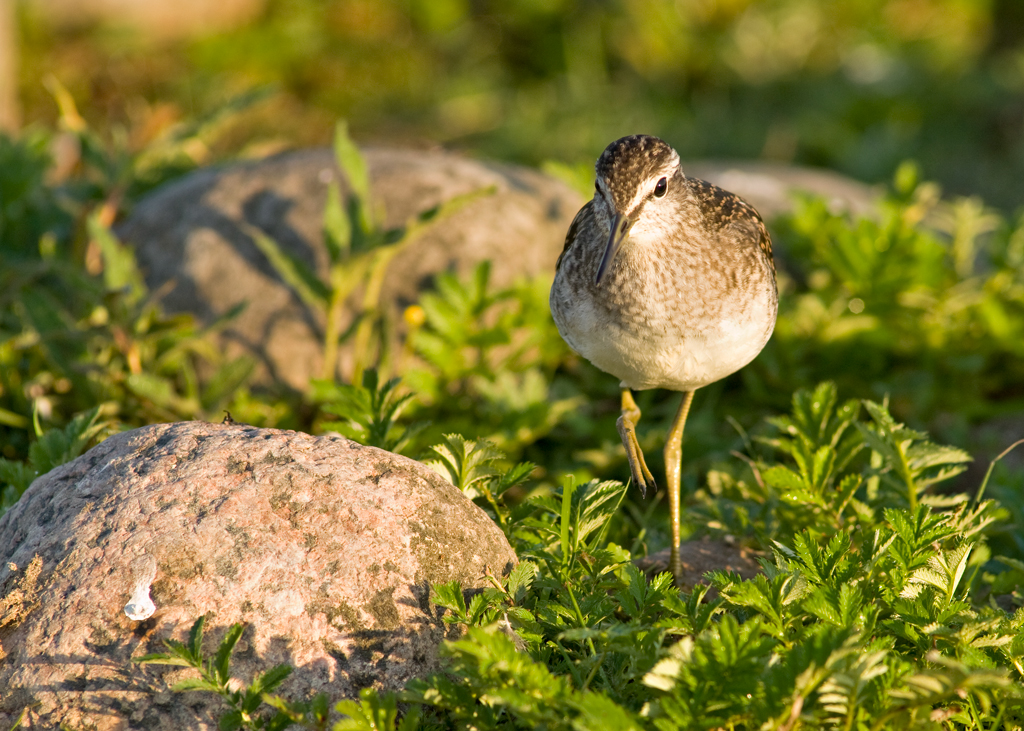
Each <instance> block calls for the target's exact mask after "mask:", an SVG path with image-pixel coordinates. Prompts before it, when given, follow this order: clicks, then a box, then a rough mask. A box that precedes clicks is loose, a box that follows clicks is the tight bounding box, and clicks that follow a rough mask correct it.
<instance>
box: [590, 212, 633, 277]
mask: <svg viewBox="0 0 1024 731" xmlns="http://www.w3.org/2000/svg"><path fill="white" fill-rule="evenodd" d="M629 226H630V220H629V219H628V218H627V217H626V216H623V215H622V214H621V213H616V214H615V218H613V219H612V226H611V228H612V231H611V233H610V234H609V235H608V245H607V246H606V247H605V249H604V256H602V257H601V265H600V266H599V267H598V268H597V276H596V277H594V284H600V283H601V277H603V276H604V272H605V270H606V269H607V268H608V267H609V266H611V263H612V262H613V261H614V260H615V255H616V254H618V253H619V247H620V246H622V242H623V241H625V240H626V234H627V233H629Z"/></svg>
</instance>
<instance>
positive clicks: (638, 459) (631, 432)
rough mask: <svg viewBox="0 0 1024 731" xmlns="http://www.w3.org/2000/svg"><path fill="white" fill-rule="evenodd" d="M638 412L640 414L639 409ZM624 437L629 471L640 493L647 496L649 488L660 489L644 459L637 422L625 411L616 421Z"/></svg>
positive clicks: (623, 443) (623, 442)
mask: <svg viewBox="0 0 1024 731" xmlns="http://www.w3.org/2000/svg"><path fill="white" fill-rule="evenodd" d="M637 411H638V414H639V410H637ZM615 426H616V428H617V429H618V430H619V436H620V437H621V438H622V446H624V447H625V448H626V459H627V460H628V461H629V471H630V473H632V476H633V482H634V484H636V486H637V487H639V488H640V494H641V495H643V496H644V497H647V488H648V487H650V488H651V489H653V490H657V489H658V485H657V483H655V482H654V475H652V474H651V471H650V470H649V469H647V462H645V461H644V453H643V452H642V451H641V450H640V444H639V442H637V440H636V423H635V422H634V421H633V419H631V418H629V416H628V415H627V414H626V413H625V412H624V413H623V414H622V416H620V417H619V420H618V421H616V422H615Z"/></svg>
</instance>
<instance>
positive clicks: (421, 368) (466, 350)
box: [405, 262, 585, 456]
mask: <svg viewBox="0 0 1024 731" xmlns="http://www.w3.org/2000/svg"><path fill="white" fill-rule="evenodd" d="M490 275H491V265H490V263H487V262H484V263H482V264H480V265H479V266H477V267H476V269H475V270H474V272H473V274H472V276H471V277H470V278H469V279H468V281H461V280H459V279H458V278H457V277H456V276H455V275H453V274H450V273H442V274H440V275H438V277H437V279H436V281H435V288H436V291H435V292H425V293H424V294H423V295H422V296H421V298H420V302H419V305H418V306H415V314H416V317H417V319H422V323H421V324H420V325H418V326H417V327H416V328H415V329H414V331H413V332H412V333H411V334H410V336H409V342H410V346H411V351H412V353H413V354H415V356H417V357H418V360H419V362H417V363H412V364H411V365H410V367H409V368H408V370H407V372H406V375H405V380H406V383H407V384H408V385H409V387H410V388H412V389H413V390H414V391H415V392H416V393H417V394H418V396H419V398H420V399H421V400H422V402H423V404H424V414H425V415H429V417H428V418H429V419H430V420H431V421H432V422H434V423H435V424H441V423H443V424H445V425H446V429H447V430H448V431H454V432H457V433H460V434H465V435H469V436H473V437H483V438H486V439H488V440H490V441H492V442H493V443H494V444H495V445H496V446H497V447H498V448H500V449H501V450H503V451H505V452H507V453H509V454H512V455H515V456H518V455H519V454H520V453H521V451H522V449H523V448H524V447H525V446H527V445H530V444H532V443H534V442H536V441H537V440H539V439H541V438H543V437H545V436H546V435H548V434H549V433H551V431H552V430H554V429H555V428H556V427H557V426H558V425H559V424H560V423H561V421H562V420H563V419H564V418H565V417H566V416H567V415H569V414H570V413H571V412H572V411H573V410H574V409H576V408H578V407H579V406H581V405H582V403H583V402H584V401H585V399H584V397H583V395H582V391H581V389H580V386H579V384H575V385H574V386H572V387H571V388H568V389H557V388H556V385H555V371H556V369H557V368H558V366H559V365H560V364H561V362H562V361H563V360H564V358H565V356H566V354H567V349H566V347H565V344H564V343H563V342H562V339H561V337H560V336H559V335H558V331H557V330H556V329H555V327H554V323H553V322H552V321H551V315H550V312H549V310H548V304H547V293H548V289H547V287H546V286H544V285H543V282H540V281H536V282H532V283H523V284H519V285H514V286H512V287H508V288H504V289H494V288H493V287H492V286H491V285H490Z"/></svg>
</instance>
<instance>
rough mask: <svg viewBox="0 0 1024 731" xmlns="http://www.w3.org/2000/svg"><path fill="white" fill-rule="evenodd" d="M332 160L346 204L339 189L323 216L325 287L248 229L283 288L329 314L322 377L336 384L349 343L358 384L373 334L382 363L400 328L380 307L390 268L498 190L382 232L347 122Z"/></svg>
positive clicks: (339, 129) (332, 190) (332, 191)
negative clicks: (436, 228) (432, 230)
mask: <svg viewBox="0 0 1024 731" xmlns="http://www.w3.org/2000/svg"><path fill="white" fill-rule="evenodd" d="M334 155H335V160H336V162H337V164H338V169H339V170H340V171H341V172H342V174H343V175H344V176H345V180H346V182H347V184H348V193H347V194H346V195H345V196H344V199H343V197H342V193H341V188H340V186H339V185H338V184H337V183H336V182H332V183H331V184H330V186H329V188H328V193H327V205H326V208H325V210H324V242H325V244H326V248H327V254H328V259H329V261H328V270H327V281H326V282H324V281H322V280H321V279H320V278H319V277H318V276H317V274H316V273H315V272H313V271H312V270H310V269H309V267H307V266H306V265H305V264H304V263H303V262H302V261H301V260H299V259H298V258H296V257H295V256H293V255H292V254H290V253H288V252H287V251H285V250H284V249H282V248H281V247H280V246H279V245H278V244H277V242H276V241H274V240H273V239H272V238H270V237H269V236H267V235H266V234H265V233H263V232H262V231H260V230H259V229H257V228H255V227H254V226H249V227H248V228H247V232H248V233H249V235H250V236H251V237H252V240H253V242H254V243H255V244H256V246H257V248H259V250H260V251H261V252H262V253H263V255H264V256H265V257H266V258H267V261H268V262H269V263H270V264H271V266H272V267H273V268H274V269H275V271H277V273H278V275H279V276H280V277H281V279H282V280H283V281H284V282H285V284H287V285H288V286H289V287H291V288H292V290H293V291H294V292H295V293H296V295H298V297H299V298H300V299H301V300H302V301H303V303H304V304H305V305H306V306H307V307H309V308H310V309H311V310H313V311H314V312H319V313H322V314H323V315H324V317H325V320H326V326H325V328H324V341H323V359H324V363H323V369H322V372H321V375H322V378H323V379H325V380H329V379H333V378H335V377H336V375H337V369H338V346H339V345H340V343H341V342H342V341H343V340H345V339H347V338H349V337H351V338H352V339H353V343H352V347H353V352H354V358H355V365H354V367H353V380H354V381H359V380H361V378H362V373H363V370H364V369H365V368H366V367H368V365H369V363H370V362H371V360H372V359H373V358H374V352H372V351H373V350H374V343H373V340H374V333H375V331H376V334H377V341H378V345H377V348H376V351H377V352H376V356H377V358H379V360H381V361H386V360H387V357H388V356H387V347H388V334H389V333H390V332H391V330H393V326H394V323H392V322H390V321H389V318H390V313H389V312H387V311H386V310H385V308H384V307H383V304H382V302H381V289H382V287H383V286H384V276H385V275H386V274H387V271H388V266H389V265H390V263H391V261H392V260H393V259H394V258H395V256H397V255H398V254H399V253H400V252H401V251H402V250H403V249H405V248H406V247H408V245H409V244H410V243H412V242H413V241H415V240H416V238H417V237H418V236H419V235H420V234H422V233H423V231H425V230H426V229H427V228H429V227H430V226H432V225H434V224H436V223H438V222H440V221H443V220H444V219H445V218H446V217H448V216H450V215H451V214H452V213H454V212H455V211H457V210H459V209H460V208H462V207H464V206H466V205H467V204H469V203H471V202H473V201H475V200H477V199H479V198H480V197H482V196H487V195H492V194H493V193H494V188H493V187H491V188H483V189H480V190H476V191H473V192H470V193H466V194H463V195H459V196H455V197H454V198H452V199H450V200H447V201H445V202H443V203H441V204H439V205H437V206H434V207H433V208H430V209H428V210H425V211H421V212H420V213H418V214H416V215H415V216H413V217H412V218H411V219H410V220H409V221H408V222H407V223H406V224H405V225H404V226H401V227H399V228H394V229H388V228H385V227H384V223H383V221H384V218H383V210H382V208H381V206H380V205H375V204H374V203H373V201H371V199H370V181H369V175H368V171H367V167H366V161H365V160H364V159H363V157H362V154H361V153H360V152H359V150H358V149H357V148H356V146H355V143H354V142H353V141H352V139H351V138H350V137H349V134H348V127H347V125H346V124H345V123H344V122H339V123H338V125H337V126H336V128H335V134H334ZM357 293H358V296H357ZM353 298H355V299H356V300H357V304H356V305H355V307H354V308H353V309H352V310H351V312H350V313H349V314H351V316H352V318H353V322H351V323H350V325H349V326H348V327H347V329H345V324H344V319H345V317H346V306H351V305H352V299H353Z"/></svg>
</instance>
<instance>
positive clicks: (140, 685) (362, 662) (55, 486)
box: [0, 422, 516, 729]
mask: <svg viewBox="0 0 1024 731" xmlns="http://www.w3.org/2000/svg"><path fill="white" fill-rule="evenodd" d="M0 556H2V557H3V558H4V562H3V563H2V564H0V598H2V599H0V646H2V650H0V653H2V654H0V658H2V659H0V728H10V727H11V725H12V724H13V723H14V721H15V719H16V718H17V717H18V715H19V714H20V713H21V712H22V710H23V709H24V708H25V707H26V706H30V707H31V708H30V711H29V716H28V718H27V720H26V727H31V728H56V727H57V726H59V725H67V726H69V727H72V728H96V729H114V728H118V729H120V728H125V727H126V726H127V725H131V726H132V727H146V728H156V729H182V728H215V722H216V718H217V716H218V715H219V713H220V712H221V711H222V710H223V705H222V704H221V702H220V701H219V699H217V698H216V697H215V696H213V695H212V694H208V693H187V694H183V695H179V694H174V693H171V692H170V691H169V687H170V686H171V685H173V684H174V683H175V682H177V681H179V680H181V679H182V678H184V677H189V676H194V675H195V673H194V671H192V670H188V669H183V668H176V667H173V666H166V665H146V666H140V665H138V664H136V663H133V662H131V658H132V657H137V656H140V655H143V654H146V653H151V652H161V651H164V649H165V648H164V647H163V644H162V640H163V639H164V638H168V637H171V638H175V639H178V640H184V639H186V637H187V634H188V630H189V628H190V627H191V625H192V623H193V621H194V620H195V619H197V618H198V617H200V616H202V615H204V614H205V615H207V624H206V626H207V641H206V643H205V646H206V649H207V650H208V652H210V653H211V654H212V652H213V651H214V650H215V648H216V644H217V643H218V642H219V641H220V640H221V638H223V636H224V633H225V632H226V630H227V627H228V626H230V625H231V624H233V623H235V622H246V623H249V625H248V627H247V629H246V631H245V634H244V635H243V637H242V641H241V642H240V644H239V646H238V647H237V649H236V653H235V656H234V659H233V662H232V675H233V676H234V677H237V678H239V679H241V680H243V681H245V682H249V681H251V680H252V678H253V677H254V676H255V675H256V673H258V672H260V671H264V670H267V669H269V668H270V667H272V666H274V665H276V664H279V663H288V664H290V665H292V666H294V667H295V672H294V673H293V674H292V676H291V677H290V678H289V679H288V680H287V681H286V683H285V685H284V686H282V689H281V690H282V692H283V693H284V694H286V695H287V694H289V693H291V694H293V695H294V694H295V693H300V692H319V691H323V692H326V693H329V694H330V695H331V696H332V697H334V698H339V697H342V696H345V697H355V696H357V694H358V691H359V689H360V688H363V687H367V686H373V687H377V688H383V689H392V690H394V689H399V688H402V687H403V686H404V684H405V682H406V681H407V680H408V679H409V678H411V677H415V676H422V675H424V674H426V673H429V672H431V671H434V670H436V669H437V668H438V665H437V652H436V651H437V647H438V645H439V644H440V642H441V641H442V640H443V639H444V638H445V637H446V636H447V634H448V632H450V630H449V629H448V628H446V627H445V625H444V624H443V623H442V621H441V619H440V616H439V610H438V609H437V607H436V606H433V605H431V604H430V601H429V594H430V587H431V586H432V585H435V584H438V583H443V582H448V581H452V580H458V581H460V582H461V583H462V585H463V586H464V587H466V588H473V587H481V586H483V585H484V583H485V581H486V580H485V578H484V574H485V572H486V571H488V570H489V571H491V572H492V573H494V574H496V575H500V574H503V573H504V572H507V571H508V570H510V569H511V567H512V565H513V564H514V563H515V561H516V559H515V555H514V553H513V552H512V549H511V548H510V546H509V545H508V542H507V541H506V540H505V536H504V535H503V534H502V532H501V531H500V529H498V528H497V526H495V525H494V523H492V522H491V520H490V519H489V518H488V517H487V516H486V515H485V514H484V512H483V511H482V510H480V509H479V508H477V507H476V506H475V505H473V504H472V502H471V501H469V500H468V499H467V498H466V497H465V496H463V495H462V493H461V492H459V491H458V490H457V489H456V488H455V487H454V486H452V485H451V484H450V483H448V482H447V481H445V480H444V479H442V478H441V477H439V476H438V475H437V474H435V473H434V472H432V471H431V470H430V469H429V468H427V467H425V466H424V465H422V464H420V463H418V462H414V461H412V460H410V459H406V458H404V457H399V456H397V455H394V454H391V453H389V452H385V451H383V450H379V449H374V448H371V447H362V446H360V445H358V444H356V443H354V442H350V441H348V440H346V439H342V438H334V437H312V436H309V435H306V434H300V433H296V432H287V431H279V430H268V429H256V428H254V427H248V426H241V425H213V424H206V423H201V422H186V423H178V424H160V425H156V426H149V427H144V428H142V429H137V430H134V431H131V432H125V433H122V434H118V435H116V436H113V437H111V438H109V439H107V440H106V441H104V442H103V443H101V444H100V445H99V446H97V447H95V448H94V449H92V450H90V451H89V452H88V453H86V454H85V455H83V456H82V457H79V458H78V459H76V460H75V461H73V462H71V463H69V464H66V465H64V466H62V467H59V468H58V469H56V470H54V471H53V472H51V473H49V474H47V475H44V476H43V477H41V478H39V479H38V480H36V482H35V483H33V485H32V486H31V487H30V488H29V490H28V491H27V492H26V493H25V495H24V497H22V499H21V500H20V501H19V502H18V503H17V505H15V506H14V508H12V509H11V510H10V511H9V512H8V513H7V514H5V515H4V516H3V517H2V518H0ZM140 581H142V582H143V583H144V584H147V585H149V596H150V598H151V599H152V602H153V603H154V604H155V613H153V614H152V616H151V617H149V618H148V619H145V620H143V621H132V620H131V619H129V618H128V617H127V616H126V614H125V605H126V604H128V603H129V600H131V599H132V595H133V593H134V591H135V589H136V584H137V583H139V582H140ZM3 655H5V656H3Z"/></svg>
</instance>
